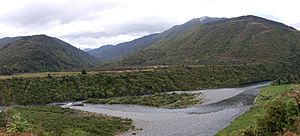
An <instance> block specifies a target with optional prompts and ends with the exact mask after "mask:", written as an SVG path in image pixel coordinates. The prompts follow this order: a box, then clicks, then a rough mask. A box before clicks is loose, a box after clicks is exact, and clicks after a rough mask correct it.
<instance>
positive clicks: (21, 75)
mask: <svg viewBox="0 0 300 136" xmlns="http://www.w3.org/2000/svg"><path fill="white" fill-rule="evenodd" d="M145 71H154V69H150V68H148V69H147V68H145V69H133V70H132V69H120V70H99V71H89V72H87V75H96V74H99V73H128V72H145ZM49 74H50V75H51V76H52V77H63V76H76V75H81V72H36V73H19V74H14V75H0V80H6V79H12V78H43V77H47V76H48V75H49Z"/></svg>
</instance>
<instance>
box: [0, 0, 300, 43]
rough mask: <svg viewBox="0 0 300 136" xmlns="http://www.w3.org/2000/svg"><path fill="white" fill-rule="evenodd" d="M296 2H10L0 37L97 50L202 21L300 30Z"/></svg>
mask: <svg viewBox="0 0 300 136" xmlns="http://www.w3.org/2000/svg"><path fill="white" fill-rule="evenodd" d="M299 5H300V2H298V0H285V1H282V0H263V1H262V0H226V1H225V0H21V1H20V0H9V1H8V0H7V1H1V5H0V29H1V32H0V36H1V37H4V36H19V35H33V34H47V35H50V36H55V37H59V38H61V39H63V40H65V41H67V42H69V43H71V44H73V45H75V46H77V47H81V48H87V47H98V46H101V45H104V44H116V43H119V42H124V41H128V40H132V39H134V38H137V37H140V36H143V35H145V34H149V33H153V32H160V31H163V30H166V29H168V28H170V27H171V26H173V25H176V24H181V23H184V22H186V21H188V20H190V19H192V18H197V17H202V16H212V17H236V16H241V15H250V14H252V15H258V16H261V17H265V18H268V19H271V20H276V21H279V22H283V23H285V24H287V25H292V26H294V27H295V28H298V29H300V27H299V22H300V15H299V14H298V13H300V8H298V6H299Z"/></svg>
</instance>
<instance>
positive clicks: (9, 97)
mask: <svg viewBox="0 0 300 136" xmlns="http://www.w3.org/2000/svg"><path fill="white" fill-rule="evenodd" d="M298 73H300V72H299V68H297V67H296V66H295V65H292V64H290V63H287V64H282V65H271V64H270V65H267V64H266V65H231V66H203V67H189V66H182V67H176V68H165V69H158V70H154V71H146V72H127V73H107V74H103V73H99V74H96V75H77V76H63V77H52V76H51V75H49V76H48V77H43V78H12V79H6V80H0V92H1V96H0V104H1V105H14V104H22V105H36V104H46V103H52V102H63V101H78V100H86V99H88V98H110V97H119V96H135V95H145V94H154V93H159V92H167V91H176V90H197V89H206V88H220V87H236V86H241V85H245V84H251V83H256V82H262V81H272V80H275V81H276V83H278V84H281V83H284V82H288V81H294V82H296V81H298V80H299V75H297V74H298Z"/></svg>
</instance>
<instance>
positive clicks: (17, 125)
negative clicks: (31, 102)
mask: <svg viewBox="0 0 300 136" xmlns="http://www.w3.org/2000/svg"><path fill="white" fill-rule="evenodd" d="M31 130H32V128H31V127H30V125H29V123H28V122H27V121H26V120H25V119H23V118H22V117H21V114H20V113H16V114H14V115H13V117H12V120H11V122H8V125H7V132H8V133H25V132H30V131H31Z"/></svg>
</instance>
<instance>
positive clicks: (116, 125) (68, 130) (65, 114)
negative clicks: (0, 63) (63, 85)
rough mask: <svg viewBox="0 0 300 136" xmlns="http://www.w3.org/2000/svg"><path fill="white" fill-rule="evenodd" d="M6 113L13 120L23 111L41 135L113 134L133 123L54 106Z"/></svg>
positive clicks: (36, 131) (104, 135)
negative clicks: (13, 117)
mask: <svg viewBox="0 0 300 136" xmlns="http://www.w3.org/2000/svg"><path fill="white" fill-rule="evenodd" d="M6 113H7V114H6V117H5V118H8V119H9V120H12V116H13V115H15V114H17V113H20V116H21V117H22V118H24V119H25V120H26V121H27V122H28V123H29V124H30V126H31V127H32V132H31V133H33V134H35V135H37V136H44V135H46V136H47V135H49V136H50V135H51V136H58V135H75V134H78V133H80V134H84V135H85V136H86V135H87V136H112V135H115V134H116V133H120V132H124V131H127V130H128V129H130V128H131V127H132V126H131V120H129V119H121V118H116V117H108V116H103V115H100V114H92V113H87V112H82V111H77V110H72V109H67V108H60V107H52V106H40V107H30V108H13V109H10V110H8V111H7V112H6ZM3 115H5V114H2V116H3ZM2 118H3V117H2ZM0 119H1V117H0ZM0 125H2V126H0V128H1V127H2V128H4V127H5V126H3V125H5V124H3V123H2V124H0Z"/></svg>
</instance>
